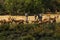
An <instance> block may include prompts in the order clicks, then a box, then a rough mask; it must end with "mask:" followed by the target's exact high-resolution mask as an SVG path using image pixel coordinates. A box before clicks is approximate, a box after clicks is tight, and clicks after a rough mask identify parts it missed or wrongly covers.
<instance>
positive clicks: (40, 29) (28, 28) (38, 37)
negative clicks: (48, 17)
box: [0, 23, 60, 40]
mask: <svg viewBox="0 0 60 40" xmlns="http://www.w3.org/2000/svg"><path fill="white" fill-rule="evenodd" d="M59 24H60V23H56V26H55V27H56V28H55V29H56V30H53V28H52V29H49V27H52V26H50V25H52V24H49V25H47V24H45V25H44V26H43V24H42V25H41V26H39V24H15V23H12V24H7V23H6V24H2V25H0V40H55V39H56V40H59V38H60V33H59V30H60V29H59V28H60V25H59ZM54 25H55V24H54Z"/></svg>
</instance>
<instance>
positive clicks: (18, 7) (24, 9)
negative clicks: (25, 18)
mask: <svg viewBox="0 0 60 40" xmlns="http://www.w3.org/2000/svg"><path fill="white" fill-rule="evenodd" d="M2 5H3V6H4V7H2V6H0V7H1V8H2V9H1V10H5V14H10V15H24V14H25V13H29V14H30V15H33V14H38V13H44V12H46V11H47V10H48V9H50V11H52V12H55V11H56V10H57V11H60V1H59V0H5V1H4V2H3V4H2ZM3 12H4V11H3ZM0 13H2V11H1V12H0Z"/></svg>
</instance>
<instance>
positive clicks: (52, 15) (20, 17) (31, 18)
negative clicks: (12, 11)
mask: <svg viewBox="0 0 60 40" xmlns="http://www.w3.org/2000/svg"><path fill="white" fill-rule="evenodd" d="M48 16H49V15H47V14H44V15H43V19H44V18H47V19H48V18H49V17H48ZM54 16H57V14H51V15H50V17H54ZM9 17H11V18H15V19H16V20H20V19H22V20H24V21H25V20H26V17H25V16H10V15H3V16H0V20H3V19H5V20H8V18H9ZM43 19H42V20H43ZM28 20H29V21H34V20H35V18H34V16H28ZM56 20H57V22H60V15H59V17H58V18H57V19H56Z"/></svg>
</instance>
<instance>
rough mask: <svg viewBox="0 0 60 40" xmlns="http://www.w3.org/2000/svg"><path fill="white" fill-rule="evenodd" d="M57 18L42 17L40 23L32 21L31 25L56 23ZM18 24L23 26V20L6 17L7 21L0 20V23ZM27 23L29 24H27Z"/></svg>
mask: <svg viewBox="0 0 60 40" xmlns="http://www.w3.org/2000/svg"><path fill="white" fill-rule="evenodd" d="M58 17H59V16H55V17H44V16H43V18H42V22H41V21H39V20H32V21H31V23H39V22H40V23H47V22H56V19H57V18H58ZM13 22H14V23H19V24H24V23H26V21H25V20H23V19H18V20H16V19H15V18H13V17H8V18H7V19H0V23H1V24H2V23H13ZM28 23H29V22H28Z"/></svg>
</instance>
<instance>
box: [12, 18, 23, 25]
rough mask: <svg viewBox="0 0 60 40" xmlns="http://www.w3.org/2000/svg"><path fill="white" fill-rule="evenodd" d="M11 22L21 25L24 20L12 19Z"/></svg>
mask: <svg viewBox="0 0 60 40" xmlns="http://www.w3.org/2000/svg"><path fill="white" fill-rule="evenodd" d="M12 22H15V23H19V24H21V23H24V20H22V19H20V20H16V19H14V18H12Z"/></svg>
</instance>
